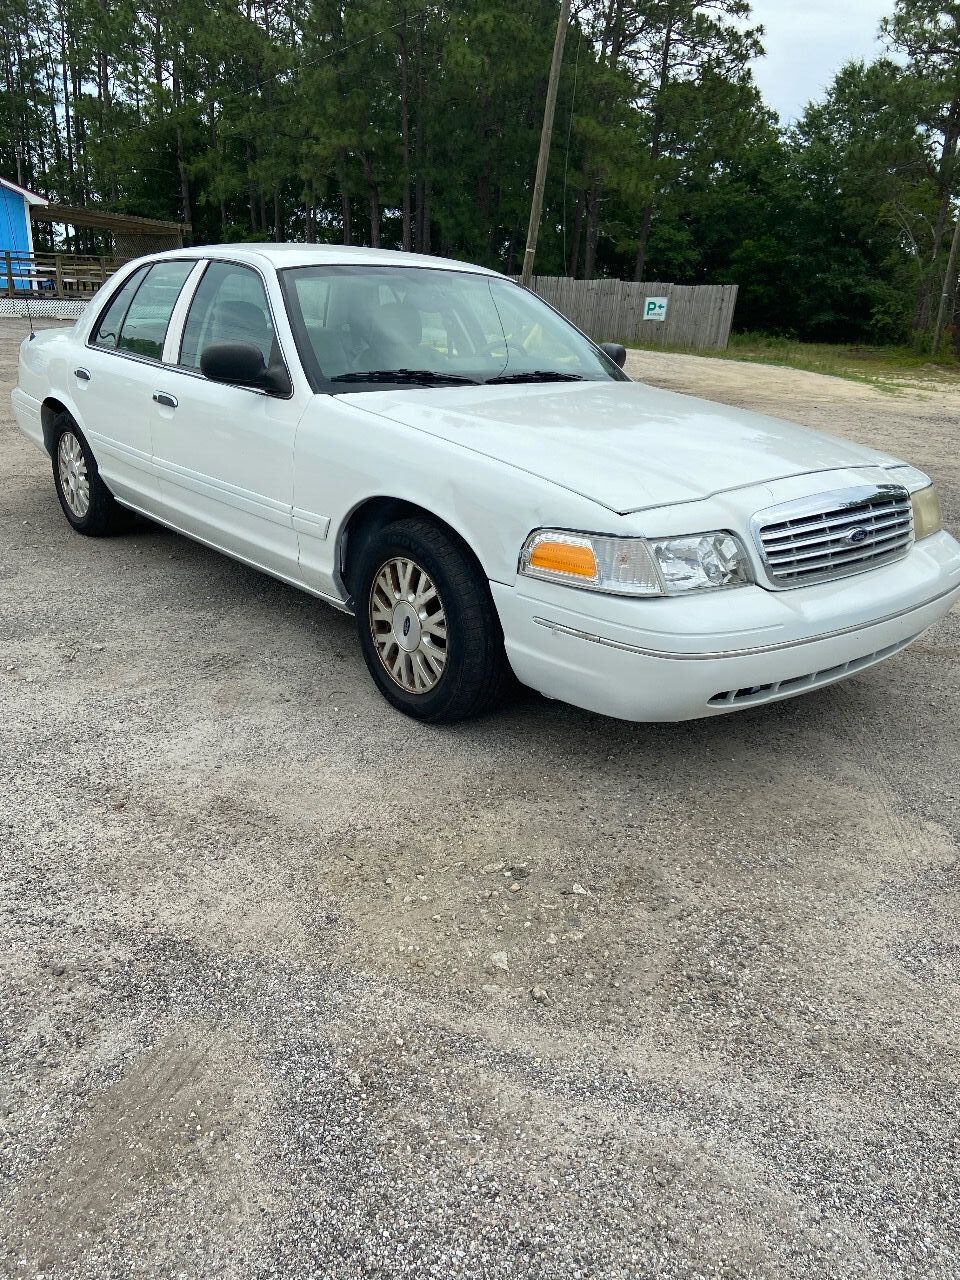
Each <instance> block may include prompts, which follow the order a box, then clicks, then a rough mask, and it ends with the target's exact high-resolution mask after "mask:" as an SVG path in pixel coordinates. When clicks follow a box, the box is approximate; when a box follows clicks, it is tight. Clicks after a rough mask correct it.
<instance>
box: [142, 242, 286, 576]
mask: <svg viewBox="0 0 960 1280" xmlns="http://www.w3.org/2000/svg"><path fill="white" fill-rule="evenodd" d="M172 336H174V335H172ZM228 342H243V343H247V344H251V345H253V346H256V347H259V348H260V350H261V351H262V353H263V356H264V359H265V361H266V362H267V364H269V365H273V366H276V365H277V364H278V363H280V362H282V360H283V356H282V353H281V351H280V349H279V345H278V342H277V337H276V330H275V327H274V323H273V316H272V313H271V311H270V305H269V302H268V300H267V295H266V291H265V289H264V285H263V281H262V279H261V278H260V275H259V274H258V272H256V271H255V270H254V269H253V268H252V267H247V266H244V265H242V264H241V263H237V262H210V263H209V264H208V265H207V267H206V270H205V271H204V274H203V277H202V279H201V280H200V283H199V285H198V286H197V289H196V292H195V293H194V295H193V300H192V301H191V303H190V309H189V311H188V313H187V317H186V321H185V323H184V327H183V336H182V339H181V341H180V346H179V351H178V352H176V353H171V352H170V351H168V352H167V357H168V361H169V363H168V364H167V365H166V366H165V367H164V368H163V370H162V371H159V372H160V373H162V376H161V377H159V378H158V381H157V385H156V389H155V390H156V394H155V417H154V420H153V453H154V464H155V466H156V468H157V473H158V475H159V478H160V489H161V495H162V498H163V504H164V514H165V518H166V519H168V520H169V521H170V522H171V523H172V524H174V525H176V526H177V527H178V528H181V529H182V530H183V531H184V532H185V533H190V534H193V535H194V536H196V537H199V538H202V539H203V540H204V541H206V542H209V543H211V544H213V545H214V546H217V547H220V548H222V549H223V550H225V551H228V552H231V553H232V554H234V555H237V556H240V557H242V558H243V559H244V560H247V561H249V562H251V563H252V564H255V565H258V566H260V567H261V568H264V569H267V570H269V571H270V572H272V573H275V574H278V575H279V576H280V577H283V578H287V579H288V580H290V581H293V582H299V581H300V578H301V574H300V569H299V564H298V555H297V551H298V547H297V535H296V531H295V529H294V526H293V445H294V437H295V434H296V429H297V422H298V420H299V417H300V414H301V412H302V410H303V404H302V402H301V401H300V399H299V398H297V397H294V396H292V395H291V396H290V397H287V398H284V397H281V396H278V395H274V394H268V393H266V392H264V391H260V390H257V389H254V388H251V387H240V386H231V385H229V384H226V383H223V382H211V381H208V379H206V378H205V377H204V376H203V374H202V373H201V372H200V360H201V357H202V355H203V353H204V351H205V350H206V348H207V347H209V346H211V345H214V344H218V343H228Z"/></svg>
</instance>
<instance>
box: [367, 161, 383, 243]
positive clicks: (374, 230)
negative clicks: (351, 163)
mask: <svg viewBox="0 0 960 1280" xmlns="http://www.w3.org/2000/svg"><path fill="white" fill-rule="evenodd" d="M364 169H365V172H366V187H367V195H369V198H370V244H371V247H372V248H379V247H380V188H379V187H378V184H376V179H375V178H374V172H372V168H371V165H370V157H369V156H364Z"/></svg>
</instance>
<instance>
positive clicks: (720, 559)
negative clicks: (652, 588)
mask: <svg viewBox="0 0 960 1280" xmlns="http://www.w3.org/2000/svg"><path fill="white" fill-rule="evenodd" d="M650 545H651V547H652V548H653V554H654V556H655V557H656V561H657V565H658V566H659V569H660V573H661V576H662V577H663V585H664V587H665V588H666V590H667V592H668V593H669V594H670V595H675V594H676V593H677V592H680V591H707V590H709V589H710V588H711V587H740V586H743V584H744V583H745V582H749V581H750V571H749V567H748V564H747V553H746V552H745V551H744V549H743V544H742V543H741V542H740V540H739V538H735V537H734V536H733V534H732V533H723V532H720V533H695V534H693V536H692V537H689V538H662V539H660V540H659V541H657V542H652V543H651V544H650Z"/></svg>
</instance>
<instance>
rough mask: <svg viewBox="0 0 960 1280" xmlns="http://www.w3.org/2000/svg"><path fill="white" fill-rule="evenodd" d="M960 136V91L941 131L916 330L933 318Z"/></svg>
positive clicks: (928, 325) (918, 299) (921, 328)
mask: <svg viewBox="0 0 960 1280" xmlns="http://www.w3.org/2000/svg"><path fill="white" fill-rule="evenodd" d="M958 139H960V95H958V96H957V97H955V98H954V99H953V101H952V102H951V104H950V113H949V115H948V116H947V123H946V126H945V128H944V134H943V148H942V149H941V152H940V164H939V166H938V168H937V194H938V195H939V197H940V206H939V209H938V210H937V221H936V223H935V225H934V229H933V240H932V243H931V249H930V269H929V271H928V272H927V273H926V276H925V278H924V280H923V282H922V284H921V285H920V293H919V296H918V298H917V307H916V311H915V313H914V320H913V327H914V329H915V330H916V331H917V332H918V333H922V332H924V330H926V329H928V328H929V327H930V322H931V320H932V318H933V308H934V295H935V294H936V290H937V283H938V281H939V280H940V272H939V270H938V264H939V258H940V254H941V252H942V251H943V245H944V241H945V240H946V238H947V225H948V223H949V221H950V209H951V205H952V203H953V169H954V164H955V161H956V156H957V142H958Z"/></svg>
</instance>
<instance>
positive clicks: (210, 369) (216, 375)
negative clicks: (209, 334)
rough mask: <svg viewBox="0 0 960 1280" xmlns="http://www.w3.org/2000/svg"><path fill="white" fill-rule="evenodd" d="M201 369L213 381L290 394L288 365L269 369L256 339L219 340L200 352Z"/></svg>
mask: <svg viewBox="0 0 960 1280" xmlns="http://www.w3.org/2000/svg"><path fill="white" fill-rule="evenodd" d="M200 372H201V373H202V374H203V376H204V377H205V378H209V379H210V381H211V382H229V383H232V384H233V386H236V387H259V388H260V390H261V391H272V392H275V393H276V394H278V395H289V394H290V379H289V378H288V376H287V372H286V370H285V369H282V368H278V369H268V368H267V364H266V361H265V360H264V358H263V352H262V351H261V350H260V348H259V347H255V346H254V345H253V343H252V342H215V343H213V345H212V346H209V347H207V348H206V349H205V350H204V352H203V353H202V355H201V356H200Z"/></svg>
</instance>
